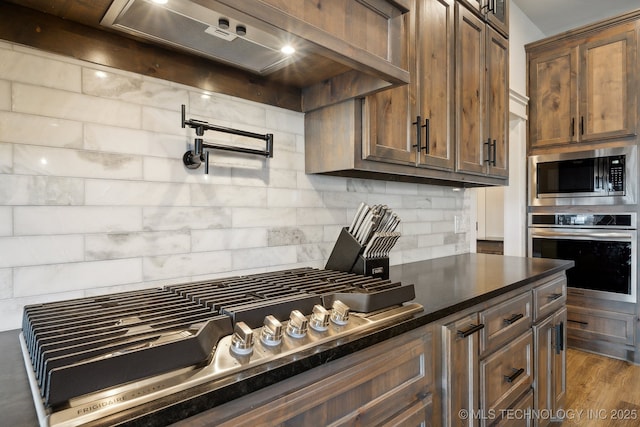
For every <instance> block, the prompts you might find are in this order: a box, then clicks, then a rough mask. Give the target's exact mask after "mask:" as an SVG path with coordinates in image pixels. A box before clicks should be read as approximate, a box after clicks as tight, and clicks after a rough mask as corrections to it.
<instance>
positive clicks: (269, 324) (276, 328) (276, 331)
mask: <svg viewBox="0 0 640 427" xmlns="http://www.w3.org/2000/svg"><path fill="white" fill-rule="evenodd" d="M260 341H262V343H263V344H264V345H267V346H270V347H273V346H276V345H278V344H280V343H281V342H282V323H280V321H279V320H278V319H276V318H275V317H273V316H272V315H268V316H267V317H265V318H264V325H263V326H262V333H261V334H260Z"/></svg>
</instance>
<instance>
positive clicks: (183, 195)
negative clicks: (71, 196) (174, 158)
mask: <svg viewBox="0 0 640 427" xmlns="http://www.w3.org/2000/svg"><path fill="white" fill-rule="evenodd" d="M85 190H86V191H85V193H86V194H85V203H86V204H87V205H106V206H188V205H189V204H190V196H189V186H188V185H187V184H170V183H164V182H135V181H133V182H132V181H113V180H105V179H100V180H98V179H88V180H86V183H85Z"/></svg>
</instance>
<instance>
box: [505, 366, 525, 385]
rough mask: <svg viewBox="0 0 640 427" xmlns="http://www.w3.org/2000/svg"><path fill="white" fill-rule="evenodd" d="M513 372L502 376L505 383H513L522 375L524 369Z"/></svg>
mask: <svg viewBox="0 0 640 427" xmlns="http://www.w3.org/2000/svg"><path fill="white" fill-rule="evenodd" d="M513 371H514V372H513V374H511V375H505V376H504V380H505V381H506V382H508V383H512V382H514V381H515V380H516V378H518V377H519V376H520V375H522V374H523V373H524V368H520V369H514V370H513Z"/></svg>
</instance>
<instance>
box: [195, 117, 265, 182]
mask: <svg viewBox="0 0 640 427" xmlns="http://www.w3.org/2000/svg"><path fill="white" fill-rule="evenodd" d="M186 126H189V127H190V128H192V129H195V130H196V138H195V141H194V147H193V150H190V151H187V152H186V153H184V156H182V162H183V163H184V165H185V166H186V167H187V168H188V169H198V168H199V167H200V164H201V163H203V162H204V173H205V174H208V173H209V151H208V150H224V151H234V152H236V153H246V154H257V155H260V156H265V157H266V158H272V157H273V134H272V133H267V134H259V133H254V132H247V131H244V130H239V129H232V128H227V127H222V126H214V125H212V124H210V123H207V122H205V121H201V120H194V119H189V120H186V119H185V106H184V104H182V128H185V127H186ZM206 130H212V131H216V132H223V133H230V134H233V135H240V136H246V137H248V138H255V139H262V140H264V141H265V143H266V146H265V149H264V150H257V149H253V148H246V147H234V146H230V145H223V144H210V143H206V142H204V139H203V138H202V137H203V136H204V132H205V131H206ZM205 149H206V150H207V151H205Z"/></svg>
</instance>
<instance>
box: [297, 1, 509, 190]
mask: <svg viewBox="0 0 640 427" xmlns="http://www.w3.org/2000/svg"><path fill="white" fill-rule="evenodd" d="M457 9H460V10H461V11H462V12H460V13H461V14H463V15H464V16H468V17H469V21H470V22H473V23H474V24H473V25H475V30H469V31H468V30H467V27H466V26H463V25H460V22H459V21H458V22H457V21H456V13H457V12H456V10H457ZM405 19H406V25H407V28H409V31H408V35H409V36H408V38H407V39H406V40H405V50H404V51H403V55H402V57H403V58H404V59H403V63H404V64H406V65H407V66H408V68H409V70H410V72H411V83H410V84H409V85H407V86H403V87H398V88H394V89H391V90H384V91H380V92H378V93H375V94H372V95H368V96H366V97H364V98H360V99H357V98H356V99H354V100H349V102H346V103H341V104H337V105H332V106H330V107H327V108H323V109H320V110H316V111H312V112H308V113H307V114H306V116H305V134H306V171H307V172H308V173H330V174H336V175H346V176H359V177H365V178H381V179H392V180H410V181H417V182H432V183H440V184H446V185H462V186H477V185H505V184H506V183H507V181H506V178H508V164H507V158H508V150H507V144H508V132H507V131H508V120H507V114H508V103H507V101H508V88H507V84H508V81H509V79H508V44H507V40H506V39H505V38H504V37H503V36H501V35H500V34H499V33H498V32H497V31H495V30H494V29H493V28H492V27H491V26H489V25H488V24H487V23H486V22H485V21H484V20H483V19H482V18H480V17H479V16H478V15H477V14H475V13H474V12H472V11H470V10H468V9H466V8H465V7H463V6H461V5H459V4H457V3H456V2H455V1H454V0H417V1H416V4H415V6H413V5H412V7H411V12H410V13H409V14H406V15H405ZM476 30H477V32H474V31H476ZM487 141H488V142H487Z"/></svg>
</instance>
